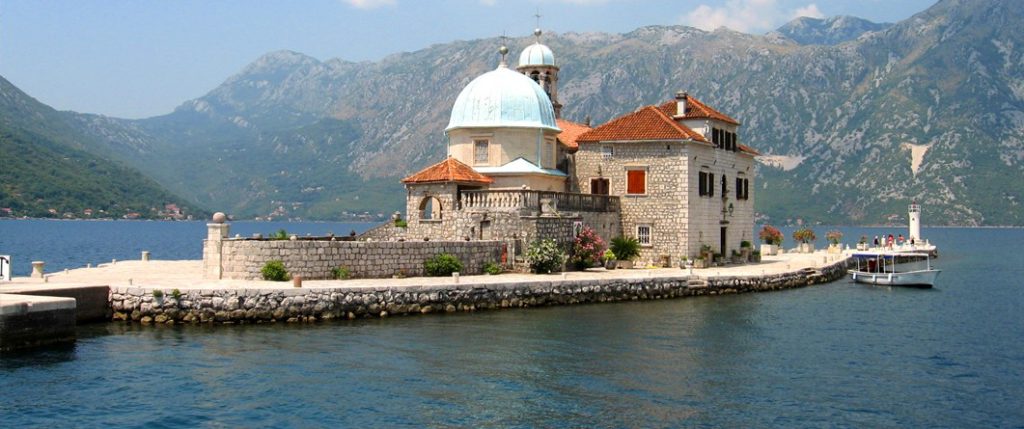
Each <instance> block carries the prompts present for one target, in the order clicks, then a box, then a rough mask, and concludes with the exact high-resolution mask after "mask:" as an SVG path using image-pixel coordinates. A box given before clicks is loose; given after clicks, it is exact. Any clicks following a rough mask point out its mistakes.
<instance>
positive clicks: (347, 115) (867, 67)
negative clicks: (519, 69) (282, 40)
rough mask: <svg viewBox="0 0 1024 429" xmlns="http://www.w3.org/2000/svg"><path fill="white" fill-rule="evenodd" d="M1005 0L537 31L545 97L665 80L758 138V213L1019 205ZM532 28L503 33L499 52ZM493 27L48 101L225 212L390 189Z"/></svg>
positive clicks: (84, 146) (1016, 120)
mask: <svg viewBox="0 0 1024 429" xmlns="http://www.w3.org/2000/svg"><path fill="white" fill-rule="evenodd" d="M1022 18H1024V2H1020V1H1016V0H942V1H939V2H938V3H936V4H935V5H934V6H932V7H930V8H928V9H927V10H925V11H922V12H920V13H918V14H916V15H914V16H912V17H910V18H908V19H906V20H903V21H901V22H898V23H895V24H875V23H871V22H869V21H865V20H861V19H857V18H852V17H838V18H830V19H824V20H818V19H810V18H799V19H797V20H795V21H793V22H790V23H788V24H786V25H784V26H783V27H781V28H779V29H778V30H776V31H773V32H770V33H768V34H765V35H750V34H744V33H739V32H735V31H731V30H728V29H726V28H721V29H718V30H715V31H711V32H707V31H702V30H698V29H694V28H690V27H685V26H651V27H643V28H639V29H636V30H634V31H632V32H629V33H626V34H607V33H565V34H557V35H547V34H546V35H545V36H544V38H543V42H544V43H545V44H547V45H548V46H549V47H551V49H552V50H553V51H554V52H555V55H556V59H557V61H558V64H559V66H560V68H561V71H560V72H559V98H560V100H561V102H562V103H563V104H564V106H565V107H564V108H563V116H565V117H566V118H568V119H571V120H575V121H578V122H582V121H584V120H585V118H589V119H590V120H591V122H592V123H593V124H595V125H596V124H600V123H602V122H604V121H607V120H609V119H611V118H613V117H616V116H619V115H622V114H624V113H628V112H631V111H633V110H635V109H636V108H638V107H640V106H643V105H650V104H656V103H660V102H663V101H666V100H669V99H671V97H672V96H673V94H675V93H676V92H677V91H680V90H685V91H687V92H689V93H690V94H693V95H694V96H696V97H697V98H699V99H701V100H702V101H704V102H707V103H709V104H711V105H712V106H714V107H715V108H717V109H718V110H721V111H723V112H726V113H728V114H729V115H730V116H732V117H734V118H737V119H738V120H740V121H741V122H742V123H743V127H742V128H741V130H740V138H741V140H742V141H743V143H745V144H747V145H750V146H752V147H754V148H757V149H758V150H760V151H761V152H762V153H764V154H765V156H764V157H763V158H762V159H761V161H762V162H763V165H762V167H761V168H760V169H759V173H758V186H757V189H756V194H755V196H756V207H757V210H758V211H759V212H760V213H762V216H763V220H766V221H771V222H775V223H793V222H797V221H804V222H812V223H831V224H885V223H893V222H896V223H900V222H903V220H904V219H905V216H906V206H907V204H909V203H910V202H911V201H917V202H919V203H921V204H922V205H923V209H924V214H923V218H924V222H925V223H926V224H949V225H1024V213H1022V210H1021V206H1020V204H1021V198H1022V189H1024V167H1022V165H1024V164H1022V163H1024V83H1022V82H1024V79H1022V76H1024V49H1022V47H1024V40H1022V39H1024V33H1022V32H1020V31H1019V27H1020V26H1021V24H1022V23H1024V22H1022ZM533 42H534V39H533V37H522V38H518V39H509V40H507V41H506V43H507V44H508V45H509V47H510V48H511V50H512V52H513V55H512V59H513V60H514V59H515V58H516V54H517V53H518V52H519V51H520V50H521V49H522V48H524V47H525V46H527V45H529V44H530V43H533ZM501 43H502V41H501V39H498V38H492V39H481V40H472V41H456V42H451V43H447V44H439V45H434V46H430V47H427V48H424V49H422V50H419V51H415V52H408V53H398V54H394V55H391V56H389V57H386V58H384V59H382V60H380V61H376V62H358V63H357V62H348V61H343V60H338V59H332V60H328V61H320V60H317V59H315V58H312V57H309V56H306V55H303V54H300V53H296V52H291V51H279V52H272V53H268V54H266V55H264V56H262V57H261V58H259V59H257V60H256V61H254V62H253V63H251V64H249V65H248V66H247V67H245V68H244V69H243V70H241V71H240V72H239V73H238V74H236V75H234V76H232V77H230V78H228V79H227V80H226V81H225V82H224V83H223V84H221V85H220V86H218V87H217V88H215V89H214V90H213V91H211V92H210V93H208V94H206V95H205V96H203V97H200V98H198V99H194V100H190V101H187V102H185V103H183V104H182V105H181V106H179V107H178V108H177V109H175V111H174V112H172V113H170V114H167V115H163V116H158V117H153V118H148V119H141V120H127V119H118V118H109V117H104V116H97V115H89V114H79V113H74V112H58V113H59V115H58V116H60V121H61V122H60V124H61V125H60V126H61V127H65V128H66V129H68V130H69V131H68V132H69V133H75V134H76V135H78V136H80V138H78V139H76V140H75V142H74V143H73V146H76V147H75V149H76V150H82V151H86V152H88V153H90V154H93V155H95V156H98V157H103V158H109V159H112V160H114V161H115V162H117V163H120V164H123V165H127V166H130V167H133V168H135V169H138V170H140V171H143V172H145V173H146V174H147V175H148V176H150V177H151V178H152V179H154V180H155V181H156V182H157V183H159V184H160V185H162V186H163V187H165V188H167V189H168V190H169V191H170V192H173V193H175V194H177V195H181V196H182V197H183V198H184V199H186V200H187V201H189V202H190V203H191V204H194V205H196V206H200V207H205V208H207V209H210V210H217V211H225V212H229V213H233V214H235V215H236V216H240V217H253V216H263V217H266V216H277V217H290V218H293V217H301V218H306V219H338V218H351V217H352V216H356V215H357V214H360V213H364V212H370V213H377V212H383V213H387V212H390V211H392V210H397V209H401V208H402V207H404V192H403V190H402V188H401V186H400V184H399V183H398V180H399V179H400V178H401V177H403V176H404V175H407V174H409V173H411V172H414V171H416V170H418V169H419V168H422V167H423V166H425V165H428V164H430V163H433V162H437V161H439V160H440V159H442V158H443V157H444V153H445V136H444V133H443V129H444V127H445V126H446V124H447V122H448V115H449V112H450V108H451V106H452V103H453V102H454V100H455V97H456V96H457V95H458V93H459V91H460V90H461V89H462V88H463V87H464V86H465V85H466V84H468V83H469V82H470V80H472V79H473V78H474V77H476V76H479V75H480V74H482V73H484V72H486V71H488V70H490V69H493V68H494V67H495V66H496V64H497V62H498V57H497V53H496V52H497V47H498V46H499V45H500V44H501Z"/></svg>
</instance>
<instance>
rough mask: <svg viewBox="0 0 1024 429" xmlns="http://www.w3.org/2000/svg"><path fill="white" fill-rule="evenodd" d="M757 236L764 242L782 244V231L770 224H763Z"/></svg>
mask: <svg viewBox="0 0 1024 429" xmlns="http://www.w3.org/2000/svg"><path fill="white" fill-rule="evenodd" d="M758 237H759V238H760V239H761V242H762V243H764V244H774V245H776V246H778V245H781V244H782V231H779V229H778V228H776V227H774V226H771V225H765V226H764V227H762V228H761V233H760V234H758Z"/></svg>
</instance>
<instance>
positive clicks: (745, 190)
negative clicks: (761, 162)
mask: <svg viewBox="0 0 1024 429" xmlns="http://www.w3.org/2000/svg"><path fill="white" fill-rule="evenodd" d="M736 199H737V200H747V199H750V179H743V178H739V177H737V178H736Z"/></svg>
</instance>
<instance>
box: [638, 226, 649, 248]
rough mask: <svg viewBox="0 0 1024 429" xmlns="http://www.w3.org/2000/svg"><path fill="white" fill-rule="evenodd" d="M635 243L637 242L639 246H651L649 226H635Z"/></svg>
mask: <svg viewBox="0 0 1024 429" xmlns="http://www.w3.org/2000/svg"><path fill="white" fill-rule="evenodd" d="M636 241H639V242H640V245H641V246H650V245H651V226H650V225H637V226H636Z"/></svg>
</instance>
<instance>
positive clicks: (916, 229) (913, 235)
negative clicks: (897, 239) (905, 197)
mask: <svg viewBox="0 0 1024 429" xmlns="http://www.w3.org/2000/svg"><path fill="white" fill-rule="evenodd" d="M908 212H909V214H910V234H909V235H910V237H908V238H909V239H911V240H914V242H915V243H920V242H921V206H920V205H918V204H917V201H914V202H912V203H910V208H909V209H908Z"/></svg>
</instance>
